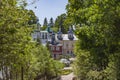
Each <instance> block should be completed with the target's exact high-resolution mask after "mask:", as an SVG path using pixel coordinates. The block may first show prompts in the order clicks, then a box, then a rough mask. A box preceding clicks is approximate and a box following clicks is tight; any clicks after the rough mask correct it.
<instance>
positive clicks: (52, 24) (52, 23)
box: [49, 17, 54, 27]
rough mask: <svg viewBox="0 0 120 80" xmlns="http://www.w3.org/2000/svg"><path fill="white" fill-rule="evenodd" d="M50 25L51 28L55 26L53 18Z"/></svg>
mask: <svg viewBox="0 0 120 80" xmlns="http://www.w3.org/2000/svg"><path fill="white" fill-rule="evenodd" d="M49 24H50V26H51V27H53V26H54V22H53V18H52V17H51V18H50V23H49Z"/></svg>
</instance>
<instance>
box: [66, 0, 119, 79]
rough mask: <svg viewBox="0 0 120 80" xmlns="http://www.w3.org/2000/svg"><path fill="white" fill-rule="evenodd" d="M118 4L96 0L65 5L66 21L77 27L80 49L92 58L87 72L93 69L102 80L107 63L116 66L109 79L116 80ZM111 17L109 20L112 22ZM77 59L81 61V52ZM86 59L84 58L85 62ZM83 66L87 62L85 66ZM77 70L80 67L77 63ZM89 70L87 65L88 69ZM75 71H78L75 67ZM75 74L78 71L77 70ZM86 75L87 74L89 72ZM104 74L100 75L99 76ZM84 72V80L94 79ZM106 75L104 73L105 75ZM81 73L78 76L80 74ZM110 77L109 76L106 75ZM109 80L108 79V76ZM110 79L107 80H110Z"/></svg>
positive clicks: (74, 0)
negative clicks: (86, 79)
mask: <svg viewBox="0 0 120 80" xmlns="http://www.w3.org/2000/svg"><path fill="white" fill-rule="evenodd" d="M119 6H120V2H119V0H112V1H108V0H107V1H99V0H86V1H84V0H69V1H68V5H67V7H66V8H67V15H68V18H69V19H72V20H73V23H74V24H75V25H76V26H79V27H80V28H79V29H78V30H77V31H76V34H77V35H78V38H79V39H80V41H79V43H78V44H79V49H80V50H84V51H85V52H86V51H88V52H89V54H90V56H91V58H90V60H88V62H89V63H90V64H91V65H92V66H91V68H89V72H90V73H91V70H92V71H94V69H95V70H96V71H97V72H98V73H100V76H102V78H101V80H103V79H106V78H105V74H108V73H109V72H110V71H108V72H107V73H106V72H104V70H106V69H107V68H110V67H108V64H109V63H112V62H113V63H115V64H116V65H115V66H114V65H112V67H113V66H114V67H115V68H116V69H114V70H113V71H114V72H113V73H115V75H116V76H114V77H113V78H112V79H120V78H119V76H118V75H119V73H120V72H119V69H120V68H119V63H117V62H118V61H119V57H116V55H119V54H120V53H119V50H120V44H119V43H120V35H119V30H120V28H119V27H118V24H119V21H120V13H119V11H120V7H119ZM111 18H112V19H111ZM76 55H77V59H78V60H81V57H79V56H81V52H77V51H76ZM111 55H112V57H113V58H115V61H112V62H111V57H110V56H111ZM87 59H88V58H86V60H87ZM85 64H86V63H85ZM76 65H77V66H78V67H83V66H84V65H80V64H78V63H76ZM88 67H89V66H88ZM77 69H78V68H77ZM78 72H80V71H79V70H78ZM89 72H88V73H89ZM101 72H103V73H101ZM88 73H87V72H86V75H84V77H86V78H88V77H89V78H88V79H90V78H92V79H96V80H98V79H99V77H98V78H95V77H93V76H92V77H90V76H91V75H90V74H89V75H87V74H88ZM104 73H105V74H104ZM81 74H82V73H79V74H78V76H79V75H81ZM108 75H109V76H110V75H111V74H108ZM109 79H110V77H109ZM112 79H110V80H112Z"/></svg>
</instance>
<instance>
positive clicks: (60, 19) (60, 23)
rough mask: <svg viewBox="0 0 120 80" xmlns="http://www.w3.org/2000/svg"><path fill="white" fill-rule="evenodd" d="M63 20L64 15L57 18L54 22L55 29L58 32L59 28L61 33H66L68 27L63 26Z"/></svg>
mask: <svg viewBox="0 0 120 80" xmlns="http://www.w3.org/2000/svg"><path fill="white" fill-rule="evenodd" d="M65 19H66V14H65V13H64V14H61V15H60V16H58V17H57V18H56V20H55V27H57V29H58V30H59V28H61V31H62V32H63V33H67V31H68V29H67V28H68V26H65V23H64V22H65Z"/></svg>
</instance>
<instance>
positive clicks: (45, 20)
mask: <svg viewBox="0 0 120 80" xmlns="http://www.w3.org/2000/svg"><path fill="white" fill-rule="evenodd" d="M47 26H48V21H47V18H45V19H44V22H43V27H42V30H45V29H46V28H47Z"/></svg>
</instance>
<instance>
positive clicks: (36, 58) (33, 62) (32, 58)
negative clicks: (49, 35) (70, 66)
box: [0, 0, 62, 80]
mask: <svg viewBox="0 0 120 80" xmlns="http://www.w3.org/2000/svg"><path fill="white" fill-rule="evenodd" d="M20 1H21V0H20ZM18 4H19V3H18V2H17V1H16V0H3V1H0V70H1V71H2V72H3V74H2V76H3V80H23V79H24V80H33V79H34V78H36V76H39V75H41V76H42V77H47V78H49V77H50V78H51V77H53V76H57V75H59V73H60V72H59V70H61V68H62V64H60V63H59V62H57V61H54V60H53V59H51V58H50V53H49V52H48V50H47V49H46V48H45V47H43V46H41V45H40V43H34V42H31V35H30V34H31V31H33V28H34V27H35V24H36V23H37V21H36V20H37V18H36V16H35V15H34V13H33V11H31V10H30V11H29V10H26V9H24V7H22V8H21V5H20V4H19V5H18Z"/></svg>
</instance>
